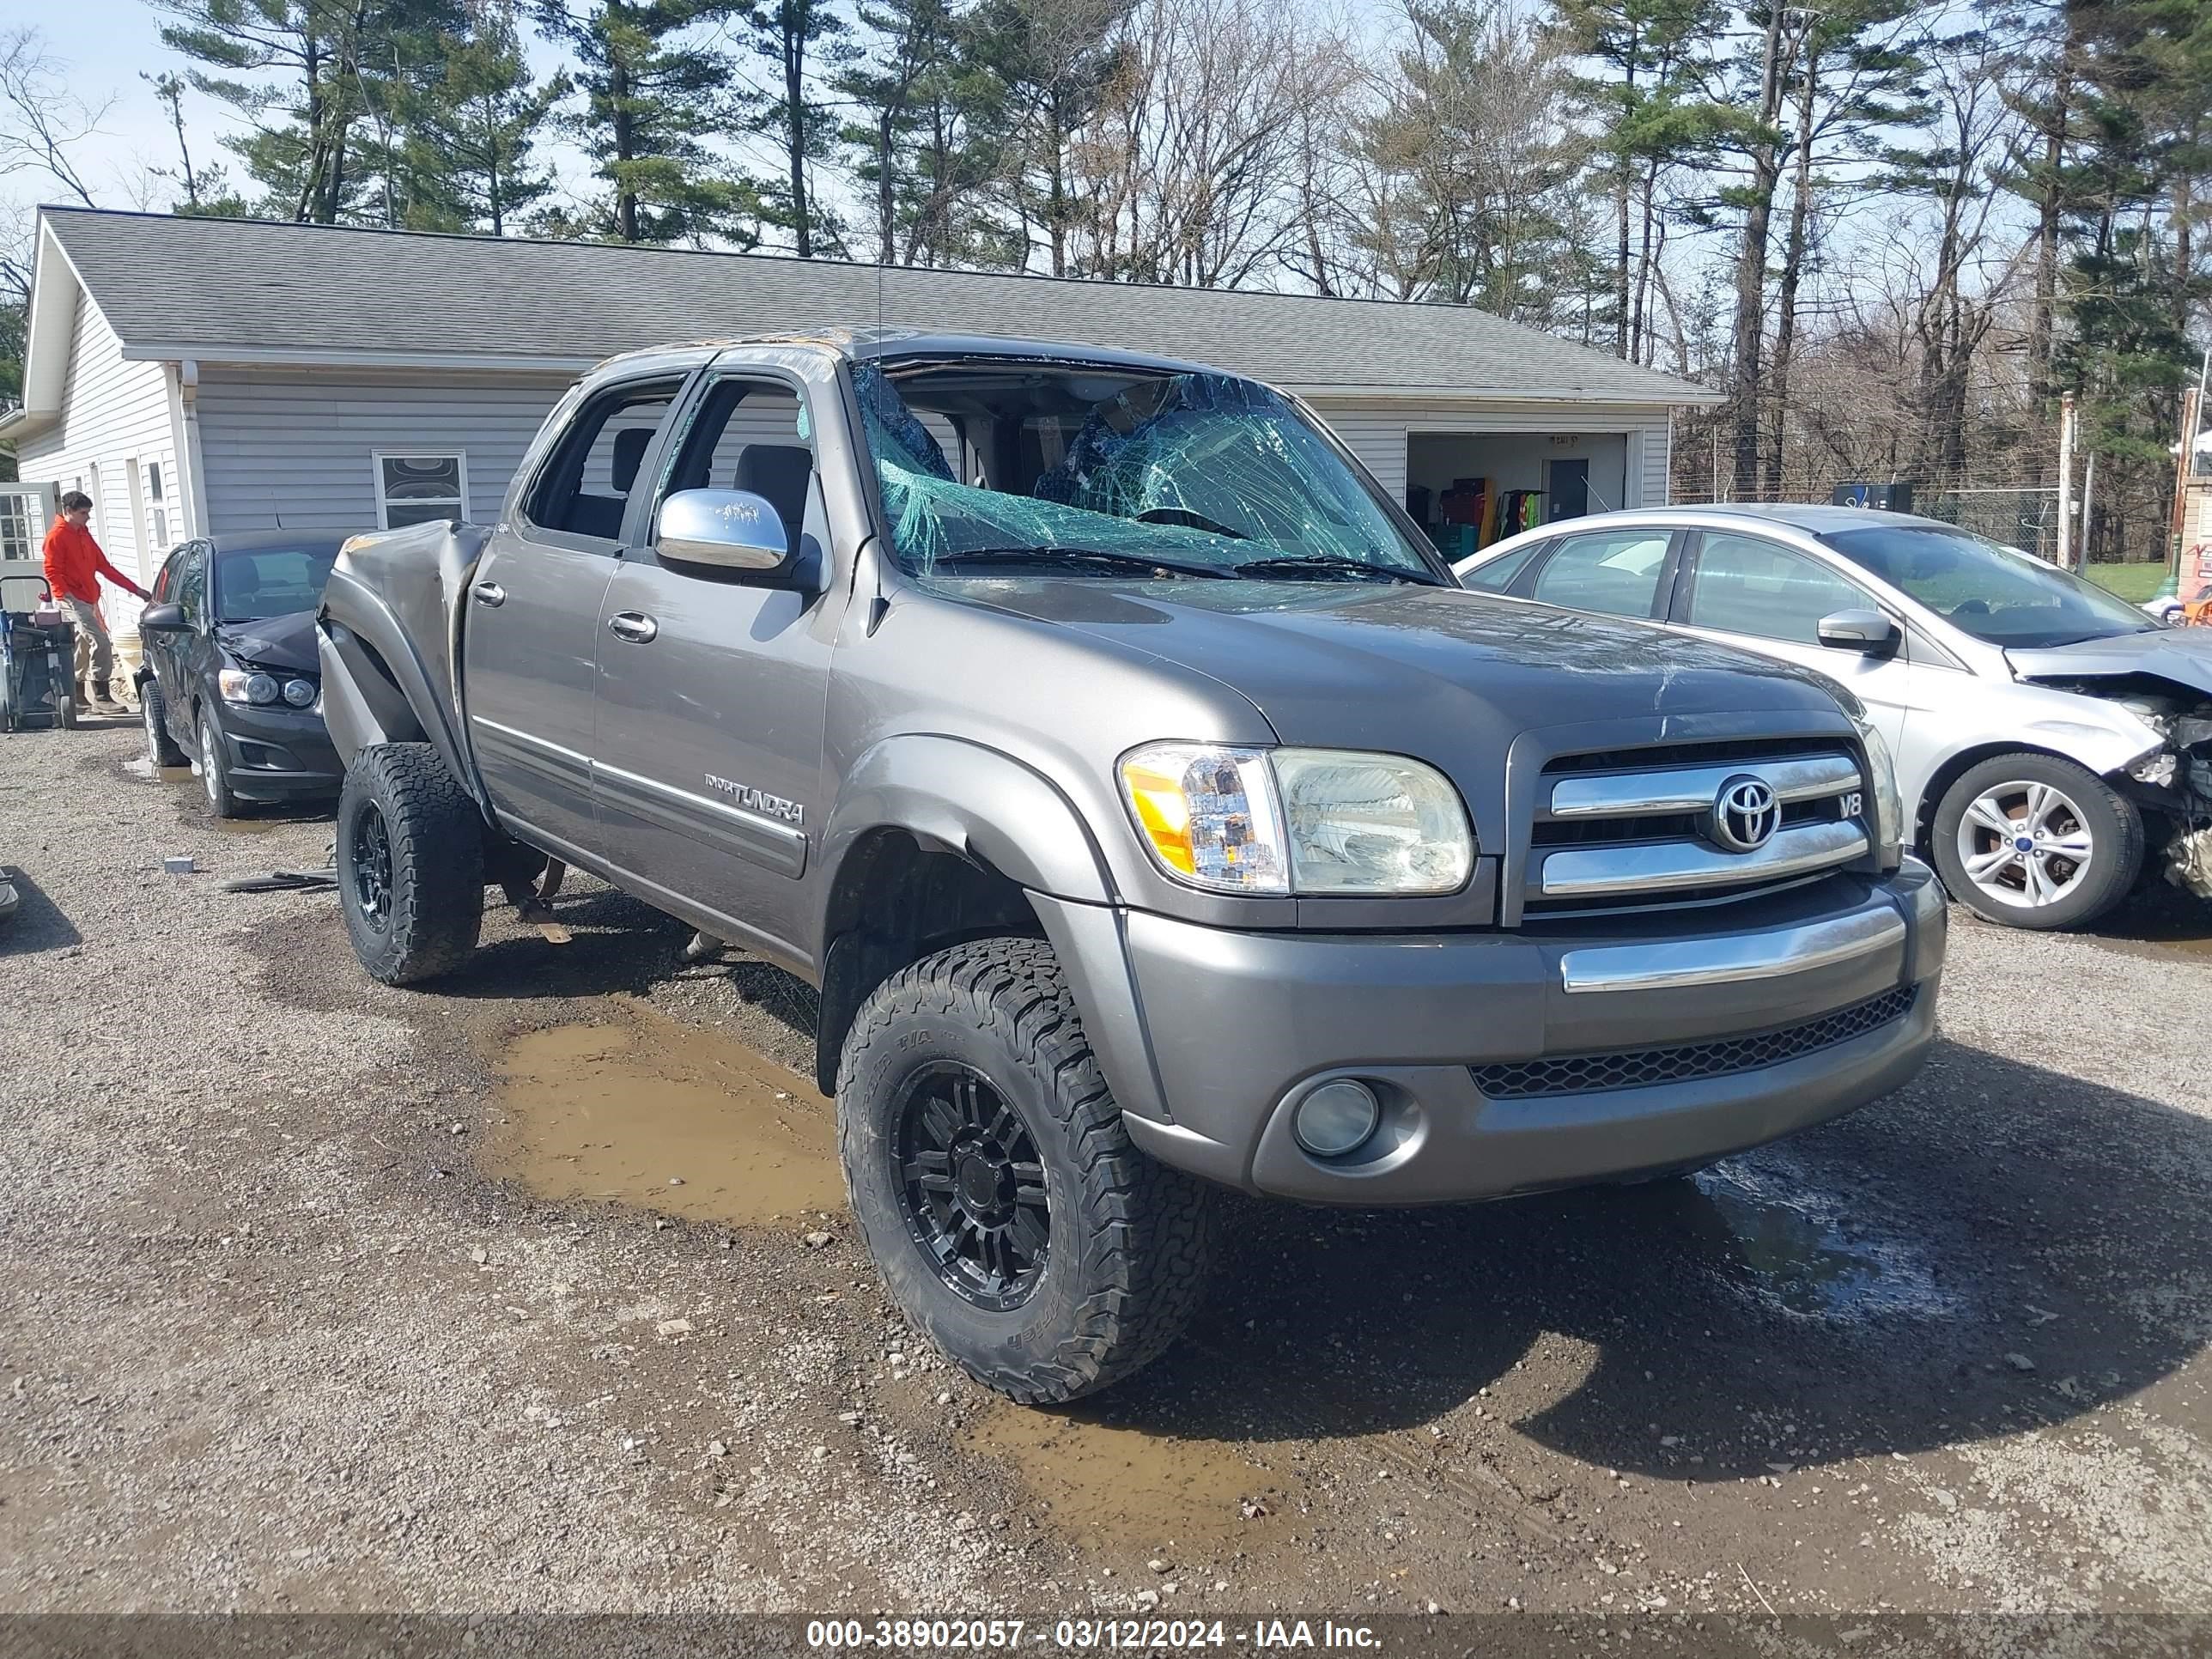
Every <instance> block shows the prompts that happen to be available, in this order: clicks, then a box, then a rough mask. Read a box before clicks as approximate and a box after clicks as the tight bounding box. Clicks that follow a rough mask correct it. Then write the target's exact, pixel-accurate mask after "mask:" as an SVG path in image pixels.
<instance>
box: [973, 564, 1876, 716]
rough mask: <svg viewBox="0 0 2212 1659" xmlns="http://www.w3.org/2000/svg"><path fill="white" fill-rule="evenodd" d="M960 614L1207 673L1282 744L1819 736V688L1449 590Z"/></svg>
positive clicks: (1671, 637)
mask: <svg viewBox="0 0 2212 1659" xmlns="http://www.w3.org/2000/svg"><path fill="white" fill-rule="evenodd" d="M963 586H967V587H968V593H967V595H966V596H967V597H968V598H969V599H972V600H976V601H981V602H983V603H987V604H990V605H995V606H997V607H998V608H1000V609H1003V610H1007V611H1015V612H1018V614H1020V615H1023V616H1025V617H1033V618H1035V619H1036V620H1038V621H1040V622H1048V623H1056V624H1058V625H1060V626H1061V627H1065V628H1069V629H1073V630H1075V631H1077V632H1079V633H1082V634H1085V635H1091V636H1093V637H1096V638H1099V639H1101V640H1104V641H1111V642H1112V643H1114V644H1115V645H1117V646H1119V647H1123V648H1125V649H1134V650H1139V651H1144V652H1147V653H1151V654H1152V655H1153V656H1155V657H1158V658H1159V659H1164V660H1165V661H1168V662H1171V663H1174V664H1176V665H1180V666H1182V667H1184V668H1187V669H1189V670H1193V671H1197V672H1200V673H1202V674H1205V675H1206V676H1208V677H1210V678H1212V679H1214V680H1217V681H1218V682H1220V683H1221V684H1225V685H1226V686H1228V687H1230V688H1231V689H1232V690H1236V691H1237V692H1239V693H1241V694H1242V695H1243V696H1245V697H1247V698H1249V700H1250V701H1251V702H1254V703H1255V704H1256V705H1257V706H1258V707H1259V709H1260V711H1261V714H1264V715H1265V716H1266V718H1267V722H1268V724H1269V725H1270V726H1273V728H1274V730H1275V732H1276V735H1277V736H1278V737H1279V738H1280V739H1281V740H1282V741H1283V742H1285V743H1289V744H1314V745H1318V746H1331V747H1347V748H1362V747H1364V748H1373V749H1386V750H1396V751H1399V752H1407V753H1414V754H1422V753H1427V754H1430V755H1431V756H1433V755H1435V753H1436V751H1437V750H1438V749H1440V748H1446V749H1451V748H1458V747H1460V746H1461V744H1463V743H1465V742H1466V741H1467V740H1468V738H1474V739H1476V740H1477V741H1478V742H1479V743H1480V744H1481V746H1482V747H1483V748H1484V749H1486V750H1488V752H1489V753H1490V754H1491V755H1492V756H1493V757H1498V759H1500V760H1502V758H1503V756H1504V749H1505V747H1506V745H1507V744H1510V742H1511V740H1512V738H1513V737H1514V736H1515V735H1516V734H1517V733H1519V732H1524V731H1528V730H1530V729H1532V728H1534V727H1538V726H1566V725H1572V724H1576V723H1578V722H1582V721H1588V720H1612V719H1617V718H1619V717H1620V716H1622V715H1626V714H1658V715H1661V716H1669V715H1674V716H1682V717H1685V718H1687V717H1692V716H1698V715H1705V714H1744V713H1747V712H1755V711H1761V710H1787V711H1790V712H1792V713H1796V714H1802V713H1806V712H1814V713H1817V714H1821V715H1824V716H1826V717H1827V718H1830V719H1832V718H1833V717H1834V715H1835V713H1836V694H1835V691H1834V689H1833V688H1832V686H1831V685H1829V684H1828V683H1827V682H1826V681H1825V680H1823V679H1822V678H1820V676H1818V675H1816V674H1814V673H1811V672H1809V671H1807V670H1804V669H1802V668H1798V667H1796V666H1794V665H1790V664H1786V663H1779V662H1776V661H1774V660H1772V659H1765V658H1759V657H1753V656H1751V655H1749V654H1747V653H1742V652H1739V651H1735V650H1732V649H1729V647H1724V646H1719V645H1714V644H1710V643H1708V642H1706V641H1701V640H1694V639H1689V638H1686V637H1684V636H1683V635H1679V634H1673V633H1668V632H1666V631H1663V630H1662V629H1658V628H1656V627H1650V626H1647V625H1645V624H1643V623H1632V622H1616V621H1613V620H1610V619H1607V618H1604V617H1590V616H1586V615H1583V614H1580V613H1577V612H1571V611H1554V610H1552V609H1549V608H1547V607H1546V606H1542V605H1527V604H1522V603H1520V602H1517V601H1514V600H1507V599H1497V598H1495V597H1492V596H1491V595H1487V594H1482V593H1474V592H1468V591H1466V590H1464V589H1462V588H1449V587H1424V586H1398V585H1395V584H1394V585H1390V586H1382V585H1376V584H1368V583H1357V584H1337V583H1328V584H1321V583H1311V582H1298V583H1287V582H1268V581H1177V582H1172V583H1170V582H1149V583H1130V584H1122V583H1102V582H1093V581H1069V580H1035V581H1024V580H1015V581H1006V582H990V583H979V584H973V585H966V584H963Z"/></svg>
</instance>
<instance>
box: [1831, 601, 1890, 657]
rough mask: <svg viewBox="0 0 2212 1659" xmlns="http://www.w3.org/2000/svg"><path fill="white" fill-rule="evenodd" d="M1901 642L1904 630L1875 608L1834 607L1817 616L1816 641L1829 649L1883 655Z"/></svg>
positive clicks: (1864, 655) (1868, 655)
mask: <svg viewBox="0 0 2212 1659" xmlns="http://www.w3.org/2000/svg"><path fill="white" fill-rule="evenodd" d="M1904 642H1905V633H1904V630H1903V629H1900V628H1899V627H1898V625H1897V624H1896V623H1893V622H1892V621H1891V620H1890V619H1889V618H1888V617H1885V616H1883V615H1882V614H1881V611H1837V612H1835V613H1834V614H1833V615H1832V616H1826V617H1821V618H1820V643H1821V644H1823V645H1825V646H1826V647H1829V648H1830V649H1832V650H1835V651H1856V652H1857V653H1859V654H1860V655H1861V656H1863V657H1886V656H1887V655H1888V654H1889V653H1891V652H1893V651H1894V650H1896V649H1897V647H1899V646H1900V645H1902V644H1903V643H1904Z"/></svg>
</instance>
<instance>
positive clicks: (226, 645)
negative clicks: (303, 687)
mask: <svg viewBox="0 0 2212 1659" xmlns="http://www.w3.org/2000/svg"><path fill="white" fill-rule="evenodd" d="M215 638H216V644H218V645H220V646H221V647H222V648H223V649H224V650H225V651H227V652H228V653H230V654H231V655H232V656H234V657H235V658H237V659H239V660H240V662H250V663H258V664H259V665H261V666H262V667H264V668H282V669H286V670H289V671H291V672H293V673H295V674H313V673H315V672H317V671H319V664H318V663H317V662H316V660H315V613H314V612H313V611H293V612H292V613H291V614H290V615H289V616H283V617H257V618H256V619H255V620H253V621H252V622H242V623H216V627H215Z"/></svg>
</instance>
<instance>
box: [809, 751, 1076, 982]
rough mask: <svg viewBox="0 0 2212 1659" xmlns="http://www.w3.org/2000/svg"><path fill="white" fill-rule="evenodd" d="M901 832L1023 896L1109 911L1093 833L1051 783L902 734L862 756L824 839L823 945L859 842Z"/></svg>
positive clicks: (989, 756) (1010, 765)
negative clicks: (991, 874) (988, 872)
mask: <svg viewBox="0 0 2212 1659" xmlns="http://www.w3.org/2000/svg"><path fill="white" fill-rule="evenodd" d="M879 829H903V830H905V831H906V832H907V833H908V834H909V835H911V836H914V837H915V840H917V841H919V842H921V843H922V844H923V845H924V846H927V847H929V848H933V849H936V850H939V851H944V852H949V853H953V854H957V855H958V856H960V857H963V858H965V859H968V860H970V861H971V862H975V863H978V864H982V865H985V866H988V867H989V868H991V869H993V870H995V871H997V872H999V873H1000V875H1002V876H1004V877H1006V878H1007V879H1008V880H1009V881H1012V883H1014V884H1016V885H1017V886H1018V887H1021V888H1024V889H1025V890H1029V891H1030V892H1036V893H1045V894H1048V895H1050V896H1053V897H1054V898H1062V899H1073V900H1074V901H1076V902H1082V903H1091V904H1109V903H1111V902H1113V901H1114V897H1115V893H1114V886H1113V882H1112V879H1111V878H1109V876H1108V874H1107V872H1106V864H1105V860H1104V859H1103V858H1102V857H1101V856H1100V854H1099V850H1098V847H1097V842H1096V840H1095V839H1094V838H1093V836H1092V835H1091V828H1090V826H1089V825H1088V824H1086V823H1085V822H1084V821H1083V816H1082V814H1081V813H1080V812H1079V811H1077V810H1076V808H1075V805H1074V804H1073V802H1072V801H1070V800H1069V799H1067V797H1066V795H1065V794H1063V793H1060V790H1059V788H1058V787H1055V786H1054V784H1053V783H1052V781H1050V780H1049V779H1048V778H1046V777H1045V776H1044V775H1042V773H1040V772H1038V771H1036V769H1034V768H1032V767H1030V766H1027V765H1025V764H1024V763H1022V762H1020V761H1018V760H1016V759H1015V758H1014V757H1012V756H1011V755H1007V754H1005V753H1003V752H1002V751H1000V750H995V749H988V748H986V747H984V746H983V745H982V744H977V743H971V742H969V741H968V740H967V739H965V738H951V737H943V736H939V735H934V734H928V733H918V732H917V733H909V734H907V735H903V736H900V737H894V738H884V739H883V740H882V741H881V742H879V743H878V744H875V745H873V746H872V747H871V748H870V749H868V750H866V751H864V752H863V753H862V754H861V756H860V758H859V760H858V761H856V762H855V763H854V766H853V768H852V769H851V770H850V772H849V773H848V775H847V777H846V781H845V786H844V787H843V788H842V790H841V791H840V792H839V793H838V797H837V804H836V806H835V807H834V808H833V809H832V810H831V812H830V816H829V823H828V825H827V826H826V828H825V829H823V836H822V842H821V847H822V864H823V869H824V870H825V871H826V872H829V888H828V894H827V896H826V897H825V900H824V915H823V930H822V935H821V937H822V939H823V942H824V944H827V943H828V941H829V939H833V938H835V937H836V934H837V933H840V932H842V931H843V929H844V928H845V927H849V926H850V925H851V920H852V919H851V918H848V917H843V916H840V915H838V914H837V906H838V887H839V882H838V873H839V872H841V871H842V869H843V866H844V862H845V857H846V855H847V854H848V853H850V852H851V851H852V849H853V848H854V844H855V843H856V842H859V841H860V839H861V838H862V837H864V836H868V835H870V834H872V833H874V832H875V831H877V830H879Z"/></svg>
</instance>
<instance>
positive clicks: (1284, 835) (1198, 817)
mask: <svg viewBox="0 0 2212 1659" xmlns="http://www.w3.org/2000/svg"><path fill="white" fill-rule="evenodd" d="M1121 789H1122V793H1123V795H1124V797H1125V798H1126V799H1127V801H1128V804H1129V811H1130V814H1131V816H1132V817H1134V818H1135V820H1136V823H1137V828H1138V829H1139V832H1140V833H1141V835H1142V836H1143V837H1144V841H1145V844H1146V847H1147V848H1149V849H1150V850H1151V853H1152V858H1153V860H1155V861H1156V862H1157V863H1158V865H1159V866H1160V867H1161V868H1162V869H1164V870H1165V871H1166V872H1167V873H1168V874H1169V875H1170V876H1173V877H1174V878H1176V880H1178V881H1182V882H1185V883H1188V884H1189V885H1191V886H1194V887H1202V888H1205V889H1207V890H1210V891H1213V892H1229V893H1249V894H1253V895H1255V896H1282V895H1285V894H1288V893H1292V892H1297V893H1305V894H1317V895H1318V894H1334V895H1339V896H1341V895H1358V894H1376V895H1404V896H1412V895H1419V894H1424V893H1429V894H1434V893H1451V892H1456V891H1458V890H1459V889H1461V888H1462V887H1464V886H1465V885H1466V884H1467V879H1468V875H1469V874H1470V873H1471V872H1473V870H1474V851H1475V848H1474V831H1473V829H1471V828H1470V827H1469V826H1468V817H1467V808H1466V806H1465V805H1463V804H1462V802H1461V800H1460V798H1459V792H1458V791H1457V790H1456V789H1455V788H1454V787H1452V785H1451V782H1450V781H1449V779H1447V778H1446V777H1445V776H1444V775H1443V774H1442V773H1441V772H1438V771H1437V769H1435V768H1434V767H1432V766H1427V765H1424V764H1423V763H1421V762H1419V761H1417V760H1410V759H1408V758H1407V757H1404V756H1402V755H1376V754H1368V753H1365V752H1364V751H1361V750H1348V749H1277V750H1264V749H1244V748H1233V747H1229V746H1225V745H1222V744H1197V743H1157V744H1146V745H1145V746H1144V747H1143V748H1141V749H1138V750H1132V751H1131V752H1130V753H1129V754H1128V755H1127V756H1126V757H1124V758H1123V759H1122V762H1121Z"/></svg>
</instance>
